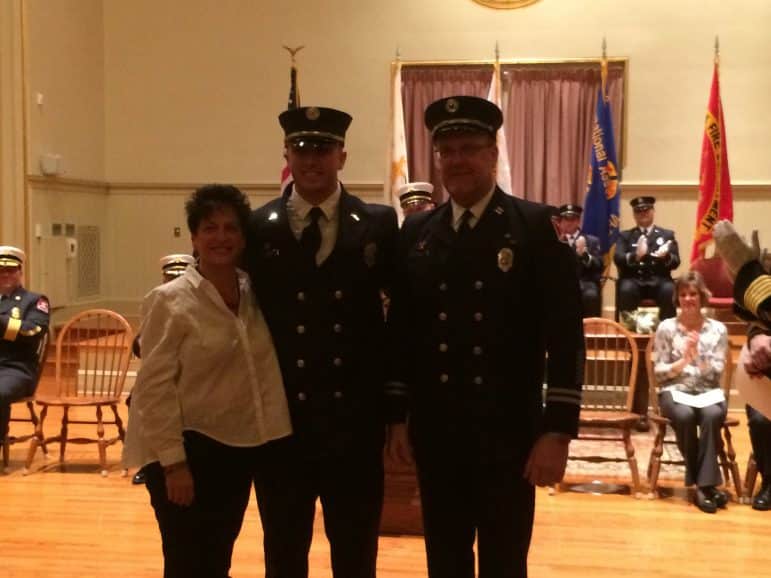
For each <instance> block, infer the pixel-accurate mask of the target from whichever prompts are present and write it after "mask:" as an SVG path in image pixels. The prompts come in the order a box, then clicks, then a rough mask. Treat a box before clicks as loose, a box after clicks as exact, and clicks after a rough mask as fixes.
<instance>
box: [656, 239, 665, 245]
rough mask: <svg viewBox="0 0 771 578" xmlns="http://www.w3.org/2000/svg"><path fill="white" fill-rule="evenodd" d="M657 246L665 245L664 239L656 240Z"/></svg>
mask: <svg viewBox="0 0 771 578" xmlns="http://www.w3.org/2000/svg"><path fill="white" fill-rule="evenodd" d="M656 244H657V245H659V246H661V245H663V244H664V237H659V238H658V239H656Z"/></svg>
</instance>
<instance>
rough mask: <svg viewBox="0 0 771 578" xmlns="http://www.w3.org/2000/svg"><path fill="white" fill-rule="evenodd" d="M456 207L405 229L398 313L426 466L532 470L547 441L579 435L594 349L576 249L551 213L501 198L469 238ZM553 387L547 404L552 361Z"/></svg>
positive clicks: (414, 428) (411, 406) (414, 432)
mask: <svg viewBox="0 0 771 578" xmlns="http://www.w3.org/2000/svg"><path fill="white" fill-rule="evenodd" d="M451 221H452V207H451V205H450V203H445V204H444V205H442V206H440V207H438V208H437V209H435V210H434V211H432V212H428V213H419V214H416V215H414V216H410V217H409V218H408V219H407V220H406V221H405V223H404V225H403V227H402V234H401V238H400V247H399V259H398V261H397V262H398V263H399V265H400V266H401V270H400V273H399V274H398V275H397V280H398V283H397V285H396V286H395V288H394V292H393V297H392V301H391V308H390V310H389V326H390V329H391V331H392V335H393V339H394V342H396V343H398V344H400V346H401V351H400V354H399V355H398V356H397V357H396V358H395V359H396V361H397V363H395V364H394V366H393V367H392V370H393V380H394V382H395V383H401V384H403V385H404V387H405V388H406V392H407V398H408V400H409V403H408V413H409V425H410V434H411V437H412V442H413V445H414V447H415V449H416V452H417V453H418V458H419V459H420V456H421V455H423V456H428V457H427V459H431V456H437V457H438V456H441V455H456V454H459V452H460V454H465V455H467V456H471V457H472V459H481V460H483V461H511V460H514V462H515V463H517V462H519V463H522V464H524V461H525V459H526V457H527V455H528V454H529V451H530V448H531V446H532V444H533V442H534V440H535V439H536V438H537V436H538V435H539V434H540V433H543V432H562V433H565V434H568V435H571V436H575V435H576V433H577V427H578V413H579V408H580V397H581V384H582V381H583V364H584V343H583V327H582V321H581V298H580V291H579V287H578V279H577V272H576V264H575V255H574V253H573V251H572V249H571V248H570V247H569V246H568V245H567V244H565V243H562V242H560V241H559V240H558V239H557V236H556V234H555V232H554V228H553V226H552V224H551V222H550V212H549V210H548V208H547V207H546V206H544V205H538V204H535V203H531V202H527V201H523V200H520V199H517V198H514V197H511V196H509V195H506V194H505V193H504V192H503V191H501V190H500V189H496V191H495V192H494V194H493V196H492V198H491V200H490V202H489V204H488V206H487V208H486V210H485V212H484V213H483V215H482V216H481V218H480V220H479V222H478V223H477V224H476V226H475V227H474V228H473V230H472V231H471V232H470V233H469V234H468V235H467V236H465V238H463V239H461V238H460V236H459V235H458V234H457V233H456V232H455V231H454V230H453V228H452V226H451ZM547 352H548V388H547V392H546V396H545V403H544V387H543V386H544V381H545V379H546V378H545V369H546V365H547V363H546V353H547Z"/></svg>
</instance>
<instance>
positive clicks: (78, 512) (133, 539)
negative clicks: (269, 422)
mask: <svg viewBox="0 0 771 578" xmlns="http://www.w3.org/2000/svg"><path fill="white" fill-rule="evenodd" d="M55 418H56V416H55V415H50V416H49V420H50V421H48V420H47V425H48V426H50V427H51V428H52V429H54V428H55V427H56V426H55V423H56V421H55ZM736 434H737V436H736V437H737V440H736V443H737V452H738V454H739V456H738V458H739V463H740V464H741V466H742V468H744V466H745V465H746V460H747V454H748V449H749V448H748V437H747V433H746V428H745V427H744V426H742V427H739V428H737V430H736ZM119 452H120V449H119V448H110V450H109V453H108V458H109V460H110V461H111V463H112V464H114V467H113V469H112V470H111V471H110V473H109V475H108V476H107V477H106V478H102V477H101V476H100V475H99V474H98V460H97V450H96V447H95V446H75V445H71V446H69V447H68V450H67V460H68V462H69V465H68V467H67V471H65V472H62V471H61V469H60V468H59V466H58V465H57V464H56V463H55V460H54V459H50V460H49V461H48V462H44V461H43V460H42V458H41V457H38V458H37V459H36V461H35V464H34V467H33V472H32V473H31V474H30V475H29V476H27V477H23V476H22V472H21V467H22V464H23V460H24V458H25V457H26V445H25V446H14V447H13V448H12V451H11V465H10V472H9V473H8V474H7V475H4V476H0V507H2V517H1V519H0V577H3V578H6V577H13V578H17V577H19V578H20V577H23V578H32V577H45V578H64V577H68V578H69V577H72V578H74V577H78V578H86V577H97V576H98V577H101V578H107V577H119V576H120V577H121V578H125V577H132V578H134V577H135V578H140V577H156V576H160V575H161V553H160V540H159V536H158V531H157V527H156V525H155V519H154V517H153V513H152V510H151V508H150V506H149V503H148V496H147V492H146V491H145V489H144V488H143V487H137V486H132V485H131V484H130V479H129V478H124V477H121V473H120V469H119V466H118V463H117V462H118V457H119ZM50 454H51V455H52V456H57V455H58V447H55V446H54V447H51V448H50ZM38 455H39V456H40V454H38ZM639 458H640V471H641V473H644V472H645V466H646V465H647V456H639ZM46 464H47V465H46ZM742 473H744V472H743V471H742ZM665 483H668V482H665ZM261 539H262V535H261V529H260V522H259V516H258V513H257V507H256V504H255V503H254V502H252V504H250V506H249V510H248V512H247V517H246V521H245V524H244V528H243V531H242V532H241V536H240V539H239V541H238V543H237V545H236V551H235V555H234V561H233V568H232V571H231V574H232V576H233V577H234V578H243V577H249V576H254V577H257V576H262V575H263V565H262V564H263V559H262V547H261ZM769 544H771V512H768V513H762V512H756V511H753V510H752V509H751V508H750V507H749V506H746V505H739V504H736V503H731V504H729V506H728V509H727V510H724V511H720V512H718V513H717V514H716V515H707V514H703V513H701V512H699V511H698V510H697V509H696V508H695V507H694V506H692V505H690V504H688V503H687V502H686V501H685V500H684V497H683V492H682V491H675V492H674V495H672V496H671V497H668V498H666V499H660V500H654V501H651V500H635V499H633V498H631V497H630V496H624V495H605V496H596V495H585V494H578V493H572V492H565V493H560V494H558V495H556V496H549V495H548V494H547V492H546V491H541V490H539V492H538V505H537V513H536V527H535V532H534V536H533V544H532V548H531V556H530V568H531V570H530V574H531V577H534V578H563V577H564V578H567V577H570V578H576V577H577V578H583V577H586V578H605V577H608V578H611V577H612V578H619V577H623V578H633V577H640V578H642V577H646V578H647V577H650V576H660V577H665V576H666V577H688V576H700V577H702V578H704V577H710V576H714V577H720V578H723V577H725V576H749V577H760V576H768V575H769V573H770V572H771V570H769V569H771V548H769ZM311 567H312V570H311V576H312V578H327V577H329V576H331V572H330V570H329V550H328V548H327V545H326V542H325V539H324V530H323V524H322V523H321V520H320V517H317V523H316V528H315V535H314V543H313V547H312V550H311ZM425 575H426V572H425V554H424V551H423V543H422V540H421V539H420V538H419V537H383V538H382V539H381V541H380V556H379V561H378V576H379V577H380V578H397V577H399V578H413V577H414V578H418V577H423V576H425Z"/></svg>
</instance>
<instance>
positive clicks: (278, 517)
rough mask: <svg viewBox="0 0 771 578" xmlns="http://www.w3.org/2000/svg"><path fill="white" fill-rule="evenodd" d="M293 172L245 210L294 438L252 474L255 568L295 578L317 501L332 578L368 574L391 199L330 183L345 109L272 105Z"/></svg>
mask: <svg viewBox="0 0 771 578" xmlns="http://www.w3.org/2000/svg"><path fill="white" fill-rule="evenodd" d="M279 122H280V123H281V127H282V128H283V129H284V133H285V137H284V148H285V153H284V154H285V156H286V159H287V162H288V164H289V168H290V170H291V172H292V177H293V179H294V182H293V183H292V184H290V185H289V186H287V188H286V190H285V191H284V192H283V195H282V196H281V197H279V198H277V199H274V200H273V201H271V202H269V203H268V204H267V205H265V206H263V207H262V208H260V209H257V210H256V211H254V213H253V215H252V222H251V230H250V238H249V248H248V267H249V272H250V274H251V276H252V280H253V285H254V289H255V292H256V295H257V299H258V300H259V303H260V306H261V307H262V309H263V311H264V313H265V317H266V319H267V321H268V326H269V327H270V331H271V333H272V334H273V339H274V341H275V344H276V350H277V352H278V356H279V359H280V362H281V369H282V373H283V377H284V386H285V388H286V396H287V400H288V402H289V409H290V412H291V417H292V428H293V432H294V433H293V435H292V436H291V437H290V438H289V439H288V440H286V441H282V442H278V443H275V444H273V446H274V448H273V449H274V452H273V456H272V459H271V460H269V463H268V464H266V465H265V467H262V468H259V471H258V475H257V476H256V477H255V488H256V492H257V498H258V504H259V507H260V514H261V516H262V524H263V530H264V545H265V564H266V577H267V578H305V577H306V576H308V552H309V548H310V544H311V538H312V535H313V520H314V513H315V509H316V501H317V500H318V499H320V500H321V504H322V507H323V515H324V528H325V530H326V535H327V538H328V539H329V544H330V550H331V559H332V572H333V575H334V576H335V577H336V578H372V577H374V576H375V560H376V556H377V542H378V526H379V521H380V512H381V509H382V501H383V459H382V458H383V456H382V450H383V441H384V434H385V423H386V416H387V413H388V408H387V407H386V406H385V405H384V391H385V375H386V372H385V364H386V363H387V362H388V360H389V359H390V356H389V354H388V352H387V351H386V348H387V340H386V332H385V321H384V316H383V306H382V299H381V294H383V293H385V294H388V293H389V289H390V283H391V277H392V268H393V254H394V247H395V243H396V238H397V234H398V228H397V221H396V213H395V212H394V210H393V209H392V208H390V207H385V206H382V205H375V204H371V203H365V202H363V201H361V200H359V199H358V198H357V197H355V196H353V195H351V194H350V193H348V192H347V191H346V190H345V187H344V186H343V185H342V184H340V182H339V181H338V171H340V170H341V169H342V168H343V166H344V164H345V160H346V156H347V152H346V150H345V148H344V147H345V133H346V130H347V128H348V126H349V124H350V122H351V117H350V116H349V115H348V114H346V113H345V112H342V111H339V110H335V109H331V108H320V107H304V108H298V109H295V110H289V111H286V112H283V113H282V114H281V115H280V116H279Z"/></svg>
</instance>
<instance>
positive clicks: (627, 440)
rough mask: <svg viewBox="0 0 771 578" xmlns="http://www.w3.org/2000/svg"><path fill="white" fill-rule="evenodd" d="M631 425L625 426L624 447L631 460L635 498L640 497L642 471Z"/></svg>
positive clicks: (630, 466) (630, 467) (628, 458)
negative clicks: (633, 441)
mask: <svg viewBox="0 0 771 578" xmlns="http://www.w3.org/2000/svg"><path fill="white" fill-rule="evenodd" d="M631 427H632V426H631V425H630V426H629V427H625V428H624V433H623V436H624V449H625V450H626V459H627V461H628V462H629V469H630V470H631V472H632V494H633V495H634V497H635V498H639V497H640V472H639V471H638V469H637V458H636V457H635V455H634V446H633V445H632V429H631Z"/></svg>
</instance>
